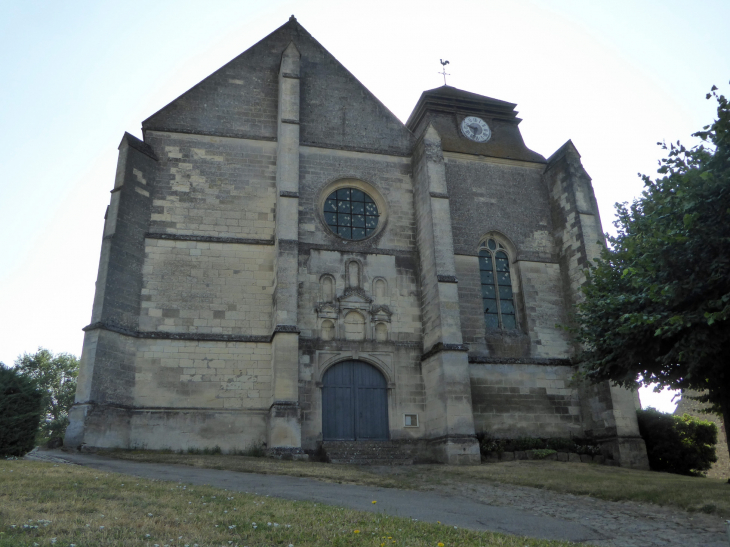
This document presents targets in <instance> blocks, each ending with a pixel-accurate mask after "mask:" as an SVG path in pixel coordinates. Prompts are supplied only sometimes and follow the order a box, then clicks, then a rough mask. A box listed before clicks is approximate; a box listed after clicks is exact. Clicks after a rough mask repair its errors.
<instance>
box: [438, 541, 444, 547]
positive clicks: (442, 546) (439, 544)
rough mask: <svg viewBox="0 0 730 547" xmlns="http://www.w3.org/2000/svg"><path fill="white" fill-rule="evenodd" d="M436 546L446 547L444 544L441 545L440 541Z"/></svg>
mask: <svg viewBox="0 0 730 547" xmlns="http://www.w3.org/2000/svg"><path fill="white" fill-rule="evenodd" d="M436 545H438V547H444V544H443V543H441V542H440V541H439V542H438V543H437V544H436Z"/></svg>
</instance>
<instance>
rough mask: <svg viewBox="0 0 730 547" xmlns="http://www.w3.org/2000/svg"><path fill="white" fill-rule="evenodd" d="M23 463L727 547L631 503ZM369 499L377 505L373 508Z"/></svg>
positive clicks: (713, 528) (89, 457)
mask: <svg viewBox="0 0 730 547" xmlns="http://www.w3.org/2000/svg"><path fill="white" fill-rule="evenodd" d="M26 458H29V459H38V460H47V461H55V462H62V463H74V464H78V465H83V466H87V467H92V468H94V469H99V470H102V471H111V472H115V473H124V474H128V475H135V476H139V477H145V478H150V479H152V478H154V479H161V480H169V481H182V482H185V483H188V484H198V485H202V484H208V485H211V486H217V487H221V488H227V489H228V490H237V491H240V492H249V493H251V492H253V493H256V494H260V495H270V496H274V497H279V498H286V499H293V500H302V501H314V502H317V503H325V504H330V505H337V506H343V507H349V508H351V509H358V510H361V511H376V510H377V511H378V512H384V513H388V514H391V515H397V516H402V517H410V518H414V519H418V520H422V521H430V522H436V521H437V520H438V521H441V522H442V523H443V524H448V525H452V526H460V527H462V528H470V529H473V530H490V531H494V532H504V533H508V534H516V535H522V536H530V537H536V538H544V539H561V540H567V541H574V542H582V543H589V544H591V545H598V546H602V547H639V546H642V547H643V546H680V545H681V546H698V547H699V546H702V547H728V545H729V544H728V539H727V537H726V535H725V531H724V522H723V521H722V519H720V518H718V517H710V516H708V515H700V514H689V513H685V512H683V511H679V510H675V509H666V508H662V507H658V506H653V505H648V504H638V503H633V502H626V503H615V502H608V501H602V500H597V499H594V498H589V497H587V496H573V495H570V494H558V493H555V492H549V491H546V490H539V489H536V488H525V487H520V486H510V485H489V484H473V485H467V486H463V485H462V486H459V485H452V486H450V487H447V488H444V487H441V486H440V487H439V492H438V493H436V492H422V491H418V492H415V491H410V490H397V489H394V488H377V487H371V486H356V485H345V484H334V483H328V482H322V481H317V480H313V479H304V478H298V477H290V476H279V475H259V474H254V473H239V472H235V471H222V470H216V469H201V468H197V467H190V466H184V465H169V464H156V463H139V462H132V461H126V460H115V459H112V458H108V457H104V456H98V455H94V454H81V453H65V452H61V451H46V452H38V451H34V452H32V453H31V454H29V455H28V456H26ZM372 500H378V504H377V509H376V508H375V507H374V506H373V504H372Z"/></svg>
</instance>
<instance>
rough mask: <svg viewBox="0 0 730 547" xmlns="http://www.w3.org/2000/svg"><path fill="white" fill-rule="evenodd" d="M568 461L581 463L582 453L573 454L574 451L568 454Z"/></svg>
mask: <svg viewBox="0 0 730 547" xmlns="http://www.w3.org/2000/svg"><path fill="white" fill-rule="evenodd" d="M568 461H569V462H571V463H580V461H581V460H580V455H578V454H573V453H572V452H571V453H570V454H568Z"/></svg>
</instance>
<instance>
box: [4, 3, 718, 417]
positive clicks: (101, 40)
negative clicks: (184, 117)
mask: <svg viewBox="0 0 730 547" xmlns="http://www.w3.org/2000/svg"><path fill="white" fill-rule="evenodd" d="M1 13H2V14H1V15H0V75H1V76H0V82H2V85H0V127H2V129H3V130H2V132H0V166H1V167H2V178H0V257H1V258H0V361H3V362H5V363H12V362H13V361H14V360H15V358H16V357H17V356H18V355H19V354H21V353H22V352H25V351H34V350H35V349H36V348H37V347H38V346H41V345H42V346H45V347H48V348H49V349H51V350H53V351H68V352H71V353H74V354H77V355H79V354H80V352H81V343H82V340H83V333H82V331H81V327H83V326H84V325H86V324H87V323H88V322H89V318H90V314H91V302H92V298H93V293H94V281H95V279H96V270H97V266H98V254H99V249H100V244H101V231H102V226H103V215H104V211H105V209H106V206H107V204H108V201H109V190H110V189H111V188H112V184H113V178H114V170H115V165H116V148H117V146H118V144H119V141H120V139H121V137H122V135H123V133H124V131H129V132H130V133H133V134H135V135H137V136H140V137H141V132H140V124H141V121H142V120H143V119H145V118H147V117H148V116H150V115H151V114H153V113H154V112H155V111H157V110H158V109H160V108H161V107H163V106H164V105H165V104H167V103H169V102H170V101H172V100H173V99H174V98H175V97H177V96H178V95H180V94H181V93H182V92H184V91H185V90H186V89H188V88H189V87H191V86H192V85H194V84H196V83H197V82H198V81H200V80H201V79H203V78H204V77H205V76H207V75H208V74H210V73H211V72H213V71H214V70H216V69H217V68H219V67H220V66H221V65H223V64H224V63H226V62H227V61H229V60H230V59H232V58H233V57H235V56H236V55H238V54H239V53H241V52H243V51H244V50H245V49H247V48H248V47H250V46H251V45H253V44H254V43H256V42H257V41H258V40H260V39H261V38H263V37H264V36H266V35H267V34H269V33H270V32H271V31H273V30H274V29H276V28H277V27H279V26H280V25H282V24H283V23H285V22H286V20H287V19H288V17H289V16H290V15H291V14H292V13H293V14H295V15H296V16H297V18H298V19H299V22H300V23H301V24H302V25H303V26H304V27H305V28H306V29H307V30H309V32H311V33H312V35H313V36H314V37H315V38H316V39H317V40H319V41H320V43H322V44H323V45H324V46H325V47H326V48H327V49H328V50H329V51H330V52H331V53H332V54H333V55H334V56H335V57H337V58H338V59H339V60H340V61H341V62H342V63H343V64H344V65H345V66H346V67H347V68H348V69H349V70H350V71H351V72H352V73H353V74H354V75H355V76H356V77H357V78H359V79H360V81H361V82H363V84H365V85H366V86H367V87H368V88H369V89H370V90H371V91H372V92H373V93H374V94H375V95H376V96H377V97H378V98H379V99H380V100H381V101H382V102H383V103H384V104H385V105H386V106H387V107H388V108H390V109H391V110H392V111H393V112H394V113H395V114H396V116H398V117H399V118H400V119H401V120H403V121H405V120H406V119H407V117H408V115H409V114H410V111H411V109H412V108H413V106H414V105H415V103H416V101H417V99H418V97H419V96H420V94H421V92H422V91H423V90H425V89H431V88H434V87H437V86H439V85H441V84H442V80H441V76H439V75H438V74H437V72H438V71H439V69H440V65H439V64H438V60H439V59H440V58H445V59H448V60H449V61H450V62H451V64H450V65H449V66H448V71H449V72H450V73H451V76H450V77H449V80H448V83H449V84H450V85H453V86H455V87H459V88H462V89H466V90H468V91H472V92H475V93H480V94H483V95H488V96H491V97H495V98H498V99H502V100H507V101H510V102H515V103H518V110H519V111H520V117H522V118H523V120H524V121H523V122H522V124H521V126H520V127H521V130H522V134H523V136H524V138H525V141H526V143H527V145H528V146H529V147H530V148H532V149H533V150H536V151H537V152H539V153H541V154H543V155H544V156H549V155H550V154H552V153H553V152H554V151H555V150H556V149H557V148H558V147H559V146H561V145H562V144H563V143H564V142H565V141H566V140H567V139H572V140H573V142H574V143H575V145H576V146H577V148H578V150H579V151H580V153H581V154H582V157H583V163H584V165H585V167H586V169H587V170H588V172H589V173H590V175H591V176H592V178H593V183H594V187H595V190H596V195H597V198H598V201H599V207H600V209H601V214H602V219H603V224H604V229H606V230H611V229H612V226H611V222H612V220H613V216H614V215H613V203H615V202H616V201H627V200H631V199H632V198H633V197H634V196H636V195H637V194H638V193H639V192H640V191H641V183H640V181H639V179H638V178H637V176H636V173H637V172H639V171H641V172H645V173H649V174H653V173H654V171H655V170H656V162H657V159H658V158H659V157H661V154H660V151H659V149H658V147H657V146H656V144H655V143H656V142H657V141H658V140H662V139H666V140H677V139H682V140H683V141H689V140H690V139H689V135H690V133H692V132H693V131H696V130H697V129H699V128H701V127H702V126H703V125H705V124H707V123H708V122H709V121H710V120H711V119H712V116H713V114H714V110H713V107H712V104H711V103H709V102H708V101H705V100H704V94H705V93H706V92H707V91H708V90H709V88H710V86H712V85H713V84H715V85H718V86H719V87H720V88H721V90H722V91H724V92H725V93H727V92H728V85H727V81H728V79H729V78H730V33H728V31H727V21H730V2H727V1H726V0H724V1H720V0H717V1H709V0H707V1H702V0H698V1H695V2H686V1H683V2H680V1H668V0H663V1H654V0H646V1H643V2H639V1H638V0H634V1H627V0H621V1H610V0H606V1H602V2H586V1H585V0H555V1H540V0H535V1H510V2H506V1H501V2H495V1H490V0H478V1H466V0H461V1H459V0H452V1H450V2H428V1H423V0H421V1H413V2H411V1H392V0H390V1H380V0H376V1H370V2H345V1H341V0H340V1H333V0H311V1H307V0H304V1H298V2H293V1H275V0H268V1H267V2H261V1H241V0H239V1H224V0H215V1H213V0H207V1H181V0H176V1H161V0H155V1H151V0H147V1H144V2H143V1H129V0H128V1H125V2H111V1H108V0H94V1H88V2H74V1H70V2H63V3H60V2H50V1H46V2H39V1H33V0H16V1H10V0H4V1H3V2H2V11H1ZM642 400H643V401H644V403H645V404H646V403H647V401H650V400H651V395H650V394H645V393H644V394H642ZM652 404H657V405H659V406H661V404H662V403H652ZM665 408H668V407H666V406H665Z"/></svg>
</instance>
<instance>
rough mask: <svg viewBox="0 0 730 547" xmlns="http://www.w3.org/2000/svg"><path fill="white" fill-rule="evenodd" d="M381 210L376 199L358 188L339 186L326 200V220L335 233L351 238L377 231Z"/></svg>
mask: <svg viewBox="0 0 730 547" xmlns="http://www.w3.org/2000/svg"><path fill="white" fill-rule="evenodd" d="M379 219H380V212H379V211H378V206H377V205H376V204H375V200H373V198H371V197H370V196H369V195H367V194H366V193H365V192H363V191H362V190H358V189H357V188H339V189H338V190H335V191H334V192H332V193H331V194H330V195H329V196H327V199H326V200H325V202H324V221H325V223H326V224H327V226H328V227H329V229H330V230H332V231H333V232H334V233H335V234H337V235H338V236H340V237H342V238H344V239H351V240H359V239H365V238H366V237H368V236H371V235H372V234H374V233H375V230H376V229H377V227H378V222H379Z"/></svg>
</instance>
